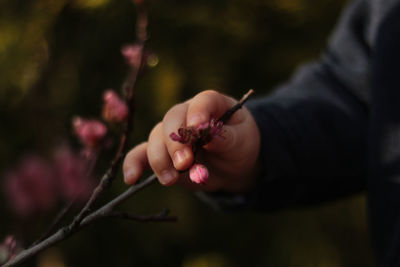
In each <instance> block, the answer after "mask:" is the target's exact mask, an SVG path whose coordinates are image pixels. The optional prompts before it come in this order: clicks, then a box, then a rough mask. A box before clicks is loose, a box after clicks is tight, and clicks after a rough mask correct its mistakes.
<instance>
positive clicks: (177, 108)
mask: <svg viewBox="0 0 400 267" xmlns="http://www.w3.org/2000/svg"><path fill="white" fill-rule="evenodd" d="M184 105H186V103H179V104H176V105H174V106H172V107H171V108H170V109H169V110H168V111H167V113H165V115H164V118H163V120H162V122H163V123H168V121H169V120H170V119H171V118H172V119H173V118H175V115H176V114H177V112H179V113H180V112H181V110H182V109H183V107H184Z"/></svg>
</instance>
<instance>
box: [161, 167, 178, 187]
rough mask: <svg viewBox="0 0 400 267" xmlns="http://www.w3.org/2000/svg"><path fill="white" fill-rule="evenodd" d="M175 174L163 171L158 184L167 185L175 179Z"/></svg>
mask: <svg viewBox="0 0 400 267" xmlns="http://www.w3.org/2000/svg"><path fill="white" fill-rule="evenodd" d="M177 174H178V173H177V172H174V171H171V170H164V171H162V172H161V177H160V182H161V183H162V184H163V185H168V184H170V183H171V182H172V181H173V180H174V179H175V177H176V176H177Z"/></svg>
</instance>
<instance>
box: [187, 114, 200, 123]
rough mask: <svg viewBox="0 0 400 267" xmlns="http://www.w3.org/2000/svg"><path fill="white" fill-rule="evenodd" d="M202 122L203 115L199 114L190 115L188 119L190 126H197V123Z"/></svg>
mask: <svg viewBox="0 0 400 267" xmlns="http://www.w3.org/2000/svg"><path fill="white" fill-rule="evenodd" d="M201 122H202V119H201V116H200V115H198V114H195V115H192V116H190V118H189V119H188V123H187V125H188V126H196V125H197V124H200V123H201Z"/></svg>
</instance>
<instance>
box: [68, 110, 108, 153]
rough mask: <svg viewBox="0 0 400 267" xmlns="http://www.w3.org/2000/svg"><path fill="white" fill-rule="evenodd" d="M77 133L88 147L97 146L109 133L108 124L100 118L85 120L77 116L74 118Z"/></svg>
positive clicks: (73, 122) (73, 123)
mask: <svg viewBox="0 0 400 267" xmlns="http://www.w3.org/2000/svg"><path fill="white" fill-rule="evenodd" d="M72 125H73V127H74V131H75V134H76V135H77V136H78V138H79V140H80V141H81V143H82V144H83V145H85V146H87V147H91V148H92V147H95V146H97V145H99V143H100V141H101V140H102V139H103V138H104V136H105V135H106V133H107V128H106V126H105V125H104V124H103V123H102V122H100V121H98V120H85V119H82V118H81V117H75V118H74V119H73V120H72Z"/></svg>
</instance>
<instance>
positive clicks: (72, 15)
mask: <svg viewBox="0 0 400 267" xmlns="http://www.w3.org/2000/svg"><path fill="white" fill-rule="evenodd" d="M147 4H148V9H149V14H150V15H149V23H150V25H149V33H150V39H149V42H148V49H149V50H150V51H152V52H153V53H154V55H155V57H153V60H152V62H150V63H149V65H151V68H149V69H148V71H147V72H146V73H145V75H144V76H143V77H142V79H141V80H140V82H139V84H138V88H137V101H136V102H137V104H136V105H137V113H136V118H135V119H136V122H135V125H136V127H135V133H134V136H133V141H134V142H132V145H133V144H134V143H138V142H141V141H142V140H145V139H146V136H147V134H148V132H149V131H150V130H151V128H152V126H153V125H154V124H155V123H156V122H157V121H158V120H160V119H161V118H162V114H163V113H164V112H165V111H166V110H167V109H168V108H169V107H170V106H171V105H173V104H174V103H176V102H178V101H182V100H184V99H186V98H188V97H191V96H193V95H194V94H196V93H197V92H200V91H201V90H204V89H208V88H214V89H217V90H219V91H222V92H225V93H228V94H231V95H233V96H236V97H239V96H241V94H242V93H243V92H245V91H246V90H247V89H249V88H254V89H255V90H256V91H257V93H258V94H259V95H262V94H264V93H268V92H269V91H270V90H272V89H273V88H274V86H276V85H277V84H279V83H281V82H284V81H285V80H286V79H288V77H289V75H290V73H291V72H292V71H293V69H294V68H295V67H296V66H298V65H299V64H301V63H304V62H307V61H310V60H313V59H316V58H318V56H319V54H320V52H321V51H322V50H323V49H324V46H325V44H326V40H327V37H328V36H329V33H330V32H331V30H332V28H333V26H334V24H335V21H336V20H337V18H338V16H339V13H340V11H341V10H342V8H343V6H344V4H345V1H344V0H340V1H333V0H322V1H312V0H247V1H238V0H230V1H228V0H220V1H212V0H207V1H206V0H191V1H178V0H170V1H161V0H149V1H148V3H147ZM134 23H135V7H134V6H133V5H132V3H131V1H129V0H120V1H111V0H35V1H33V0H2V1H0V69H1V72H0V129H1V131H0V171H1V172H3V171H6V170H7V169H8V168H10V167H11V166H13V164H14V162H16V161H17V159H18V158H19V157H20V156H21V155H23V154H24V153H26V152H31V151H35V152H37V153H41V154H42V155H49V154H50V153H51V151H52V147H54V146H55V145H57V144H58V143H59V142H60V141H62V140H69V142H71V143H73V144H75V141H73V140H74V139H73V137H71V128H70V119H71V117H72V116H73V115H76V114H80V115H83V116H86V117H97V116H98V115H99V110H100V107H101V94H102V92H103V91H104V90H105V89H106V88H120V86H121V84H122V82H123V79H124V77H125V74H126V71H127V68H126V66H125V64H124V62H123V59H122V56H121V55H120V48H121V46H122V45H123V44H126V43H129V42H132V41H133V40H134V29H135V27H134ZM75 145H76V144H75ZM107 160H108V158H107V156H106V157H104V159H102V160H101V164H102V165H103V166H100V169H104V166H105V164H106V163H107ZM123 189H124V185H123V184H122V182H121V179H120V180H119V181H117V183H116V186H115V187H114V189H113V192H111V193H110V194H109V197H111V196H112V195H115V194H117V193H118V192H121V191H122V190H123ZM364 202H365V200H364V197H363V196H358V197H355V198H350V199H347V200H340V201H339V202H336V203H331V204H325V205H323V206H321V207H310V208H307V209H301V210H294V211H282V212H279V213H277V214H257V213H238V214H223V213H219V212H215V211H213V210H211V209H210V208H209V207H207V206H205V205H204V204H203V203H201V202H200V201H199V200H198V199H197V198H196V197H195V196H193V194H192V193H191V192H186V191H183V190H182V189H180V188H162V187H161V186H159V185H154V186H153V187H152V188H150V189H147V190H146V191H144V192H142V193H141V194H139V195H138V196H137V197H136V196H135V197H134V198H133V199H132V200H131V201H130V202H129V203H127V205H125V208H126V209H130V210H132V211H134V212H143V213H149V212H150V213H152V212H157V211H159V210H160V209H161V208H163V207H169V208H170V209H171V210H172V213H173V214H175V215H177V216H179V221H178V222H177V223H160V224H156V223H149V224H138V223H132V222H121V221H104V222H102V223H99V224H98V225H96V226H95V227H91V228H89V229H86V230H85V231H83V232H82V233H80V234H78V235H76V236H74V237H72V238H71V239H70V240H68V241H67V242H64V243H63V244H61V245H59V246H57V247H55V248H53V249H50V250H48V251H46V252H45V253H43V254H41V255H40V256H38V257H36V258H35V259H33V260H32V261H31V262H30V263H29V264H28V265H29V266H185V267H202V266H220V267H223V266H372V265H373V264H372V256H371V250H370V245H369V240H368V233H367V228H366V214H365V203H364ZM0 212H1V213H0V214H1V217H2V220H1V221H0V237H2V236H4V235H6V234H7V233H13V232H16V233H17V234H18V233H19V234H21V233H23V234H24V237H25V238H26V239H27V240H26V242H29V241H30V240H32V239H33V238H34V236H37V235H38V233H39V232H40V230H43V229H44V228H45V226H46V223H47V221H48V218H39V219H37V221H36V220H32V221H29V222H28V221H24V222H21V221H19V220H18V218H15V217H14V216H13V215H12V212H11V211H9V210H8V209H7V205H6V202H5V200H4V198H3V201H2V205H0ZM50 217H51V216H50V215H49V218H50ZM21 229H24V230H21Z"/></svg>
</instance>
